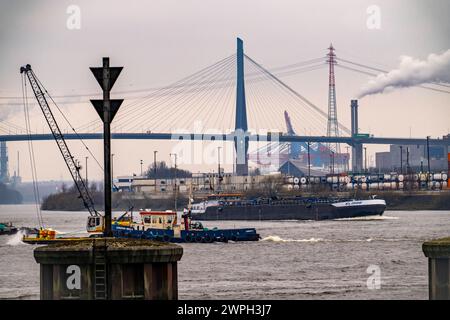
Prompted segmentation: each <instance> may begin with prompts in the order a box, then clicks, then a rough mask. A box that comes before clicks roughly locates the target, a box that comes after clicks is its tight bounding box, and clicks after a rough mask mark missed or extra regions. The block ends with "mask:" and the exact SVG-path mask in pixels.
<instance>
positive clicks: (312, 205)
mask: <svg viewBox="0 0 450 320" xmlns="http://www.w3.org/2000/svg"><path fill="white" fill-rule="evenodd" d="M385 210H386V201H385V200H382V199H376V198H371V199H366V200H359V199H349V198H332V197H288V198H278V197H273V198H258V199H242V198H241V197H240V196H239V195H230V194H228V195H211V196H209V197H208V199H207V200H205V201H202V202H199V203H194V204H193V205H192V219H193V220H197V219H198V220H329V219H341V218H355V217H365V216H378V215H382V214H383V213H384V211H385Z"/></svg>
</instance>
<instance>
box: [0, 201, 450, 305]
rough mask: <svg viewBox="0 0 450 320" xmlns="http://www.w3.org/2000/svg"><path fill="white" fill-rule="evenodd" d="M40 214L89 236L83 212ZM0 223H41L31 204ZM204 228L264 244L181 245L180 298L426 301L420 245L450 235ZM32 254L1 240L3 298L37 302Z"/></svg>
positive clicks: (411, 228) (287, 226)
mask: <svg viewBox="0 0 450 320" xmlns="http://www.w3.org/2000/svg"><path fill="white" fill-rule="evenodd" d="M43 216H44V221H45V223H46V225H47V226H49V227H52V228H54V229H55V230H57V231H59V232H74V231H84V228H85V221H86V217H87V213H86V212H54V211H53V212H46V211H44V212H43ZM0 221H11V222H13V223H14V225H16V226H27V227H35V226H37V218H36V213H35V210H34V206H32V205H11V206H0ZM204 226H206V227H214V226H217V227H219V228H229V227H236V228H238V227H255V228H256V229H257V231H258V232H259V234H260V235H261V237H262V238H263V240H261V241H258V242H247V243H246V242H236V243H232V242H229V243H226V244H225V243H212V244H202V243H201V244H197V243H192V244H182V246H183V249H184V254H183V257H182V259H181V261H180V262H179V268H178V279H179V286H178V288H179V298H180V299H427V298H428V271H427V259H426V258H425V256H424V255H423V252H422V249H421V247H422V243H423V241H425V240H429V239H433V238H439V237H445V236H449V235H450V211H410V212H408V211H403V212H400V211H390V212H389V211H388V212H386V213H385V214H384V216H383V217H376V218H361V219H343V220H334V221H262V222H259V221H239V222H238V221H217V222H216V221H209V222H205V223H204ZM34 248H35V246H33V245H27V244H24V243H22V242H21V241H20V234H17V235H13V236H6V235H3V236H0V299H39V265H38V264H36V262H35V261H34V258H33V249H34ZM373 272H374V273H373ZM378 276H379V277H378ZM369 277H371V278H370V281H368V278H369ZM374 277H376V278H374ZM374 279H375V280H378V279H379V280H380V282H379V285H377V282H376V281H375V282H374V281H373V280H374ZM368 282H369V284H368ZM374 283H375V285H374Z"/></svg>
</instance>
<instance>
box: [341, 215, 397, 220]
mask: <svg viewBox="0 0 450 320" xmlns="http://www.w3.org/2000/svg"><path fill="white" fill-rule="evenodd" d="M398 219H399V217H390V216H366V217H354V218H339V219H333V220H334V221H377V220H398Z"/></svg>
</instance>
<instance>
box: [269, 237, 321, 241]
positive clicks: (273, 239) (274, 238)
mask: <svg viewBox="0 0 450 320" xmlns="http://www.w3.org/2000/svg"><path fill="white" fill-rule="evenodd" d="M261 241H272V242H320V241H324V240H323V239H321V238H310V239H283V238H281V237H279V236H268V237H265V238H264V239H262V240H261Z"/></svg>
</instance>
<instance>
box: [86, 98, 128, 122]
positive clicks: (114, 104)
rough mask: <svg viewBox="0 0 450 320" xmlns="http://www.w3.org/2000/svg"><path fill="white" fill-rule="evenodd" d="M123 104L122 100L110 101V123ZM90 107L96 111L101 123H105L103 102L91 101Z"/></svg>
mask: <svg viewBox="0 0 450 320" xmlns="http://www.w3.org/2000/svg"><path fill="white" fill-rule="evenodd" d="M122 102H123V99H113V100H110V106H111V118H110V122H112V121H113V119H114V116H115V115H116V113H117V111H119V108H120V106H121V104H122ZM91 103H92V105H93V106H94V108H95V111H97V113H98V115H99V116H100V119H102V121H105V120H104V119H103V100H91Z"/></svg>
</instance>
